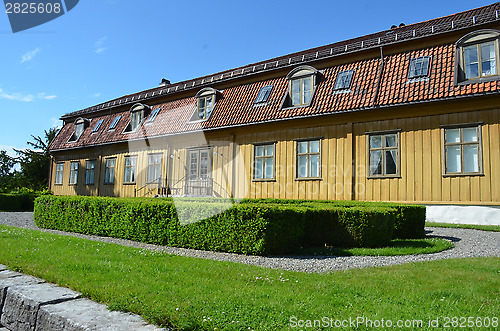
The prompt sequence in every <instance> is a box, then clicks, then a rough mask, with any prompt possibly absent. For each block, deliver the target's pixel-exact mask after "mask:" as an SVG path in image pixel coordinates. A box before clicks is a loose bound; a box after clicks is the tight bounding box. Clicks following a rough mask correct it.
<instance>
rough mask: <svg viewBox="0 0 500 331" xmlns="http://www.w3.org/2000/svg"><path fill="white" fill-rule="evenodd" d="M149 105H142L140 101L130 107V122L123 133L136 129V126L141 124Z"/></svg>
mask: <svg viewBox="0 0 500 331" xmlns="http://www.w3.org/2000/svg"><path fill="white" fill-rule="evenodd" d="M149 110H150V108H149V106H147V105H143V104H142V103H137V104H135V105H133V106H132V108H130V122H129V123H128V125H127V127H126V128H125V130H124V131H123V133H130V132H134V131H135V130H137V128H138V127H139V126H140V125H141V124H142V121H143V120H144V117H145V116H146V115H147V114H148V113H149Z"/></svg>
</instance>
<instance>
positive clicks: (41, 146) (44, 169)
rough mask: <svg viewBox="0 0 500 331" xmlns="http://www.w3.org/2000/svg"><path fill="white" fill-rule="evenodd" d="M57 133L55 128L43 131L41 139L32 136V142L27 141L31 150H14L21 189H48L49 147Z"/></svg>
mask: <svg viewBox="0 0 500 331" xmlns="http://www.w3.org/2000/svg"><path fill="white" fill-rule="evenodd" d="M57 131H58V130H57V129H56V128H51V129H49V130H45V131H44V133H45V135H44V137H43V138H42V137H40V136H38V137H35V136H33V135H32V136H31V137H32V138H33V141H28V142H27V144H28V145H29V146H31V147H33V149H29V148H26V149H24V150H17V149H15V151H16V152H17V154H18V157H17V161H18V162H19V165H20V168H21V172H20V178H19V179H20V184H21V185H22V186H23V187H26V188H29V189H33V190H44V189H47V188H48V182H49V171H50V155H49V145H50V143H51V141H52V140H53V139H54V138H55V136H56V135H57Z"/></svg>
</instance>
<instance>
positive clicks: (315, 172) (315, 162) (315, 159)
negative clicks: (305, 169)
mask: <svg viewBox="0 0 500 331" xmlns="http://www.w3.org/2000/svg"><path fill="white" fill-rule="evenodd" d="M309 169H310V174H309V177H319V155H311V156H310V157H309Z"/></svg>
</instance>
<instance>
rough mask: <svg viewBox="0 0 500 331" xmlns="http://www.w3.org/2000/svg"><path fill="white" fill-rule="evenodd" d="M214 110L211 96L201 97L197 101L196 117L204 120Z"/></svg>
mask: <svg viewBox="0 0 500 331" xmlns="http://www.w3.org/2000/svg"><path fill="white" fill-rule="evenodd" d="M213 108H214V97H213V95H210V96H207V97H201V98H199V99H198V117H199V119H200V120H206V119H207V118H209V117H210V115H211V114H212V110H213Z"/></svg>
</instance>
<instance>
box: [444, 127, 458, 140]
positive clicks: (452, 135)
mask: <svg viewBox="0 0 500 331" xmlns="http://www.w3.org/2000/svg"><path fill="white" fill-rule="evenodd" d="M446 142H447V143H459V142H460V129H447V130H446Z"/></svg>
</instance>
